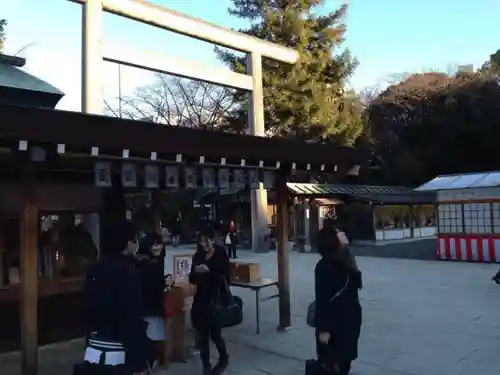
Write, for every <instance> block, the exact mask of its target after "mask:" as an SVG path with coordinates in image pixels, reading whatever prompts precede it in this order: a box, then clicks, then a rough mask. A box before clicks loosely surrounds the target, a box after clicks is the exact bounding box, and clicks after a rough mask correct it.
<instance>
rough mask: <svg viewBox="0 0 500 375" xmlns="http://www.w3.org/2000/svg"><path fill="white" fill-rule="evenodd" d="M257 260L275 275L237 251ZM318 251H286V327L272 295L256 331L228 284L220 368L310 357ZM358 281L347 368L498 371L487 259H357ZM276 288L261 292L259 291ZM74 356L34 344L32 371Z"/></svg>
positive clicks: (429, 373)
mask: <svg viewBox="0 0 500 375" xmlns="http://www.w3.org/2000/svg"><path fill="white" fill-rule="evenodd" d="M240 254H241V258H242V259H244V260H255V261H258V262H260V263H261V268H262V275H263V276H267V277H273V276H275V275H276V253H274V252H273V253H267V254H253V253H250V252H241V253H240ZM316 260H317V256H316V255H314V254H299V253H293V254H292V257H291V264H290V275H291V278H292V287H291V290H292V325H293V327H292V328H291V329H290V330H288V331H287V332H285V333H279V332H277V331H276V325H277V300H276V299H271V300H268V301H265V302H262V303H261V334H260V335H259V336H257V335H256V334H255V315H254V314H255V302H254V295H253V293H252V292H250V291H247V290H240V289H234V292H235V294H237V295H239V296H241V297H243V299H244V301H245V306H244V312H245V321H244V323H243V324H242V325H241V326H239V327H236V328H231V329H228V330H226V332H225V337H226V339H227V340H228V342H229V350H230V354H231V365H230V367H229V369H228V374H240V375H266V374H267V375H298V374H302V373H303V369H304V360H306V359H308V358H311V357H313V356H314V352H315V348H314V337H313V332H312V329H311V328H309V327H307V326H306V324H305V313H306V309H307V306H308V304H309V303H310V301H311V300H312V299H313V269H314V265H315V262H316ZM358 261H359V265H360V267H361V268H362V270H363V273H364V282H365V289H363V291H362V292H361V300H362V304H363V308H364V322H363V332H362V336H361V341H360V357H359V360H358V361H356V363H355V364H354V366H353V371H352V373H353V374H354V375H382V374H384V375H434V374H436V375H437V374H439V375H444V374H446V375H448V374H450V375H451V374H453V375H465V374H471V373H477V374H481V375H494V374H500V355H499V353H500V320H499V319H498V317H499V314H498V313H499V311H500V286H497V285H495V284H493V283H492V282H491V281H490V279H491V276H492V274H493V273H494V272H495V271H496V269H497V267H498V266H496V265H488V264H472V263H458V262H434V261H419V260H408V259H388V258H368V257H359V258H358ZM272 294H275V291H274V290H271V289H269V290H264V291H262V297H265V296H266V295H272ZM80 356H81V343H80V342H78V341H75V342H70V343H63V344H58V345H56V346H55V347H53V348H45V349H42V350H41V369H42V371H41V372H40V374H41V375H59V374H60V375H63V374H65V375H66V374H70V368H71V363H73V362H74V361H76V360H78V359H79V358H80ZM198 362H199V360H198V359H197V358H193V359H191V360H190V361H189V362H188V363H186V364H174V365H172V366H171V368H170V370H169V371H168V372H159V374H160V375H164V374H167V373H168V374H170V375H183V374H196V372H197V371H199V363H198ZM0 373H2V374H4V373H5V374H11V375H17V374H18V373H19V372H18V361H17V359H16V358H15V357H14V356H13V355H10V356H7V357H5V356H4V357H0Z"/></svg>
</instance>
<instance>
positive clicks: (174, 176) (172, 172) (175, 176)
mask: <svg viewBox="0 0 500 375" xmlns="http://www.w3.org/2000/svg"><path fill="white" fill-rule="evenodd" d="M165 177H166V178H165V186H166V187H169V188H178V187H179V167H175V166H168V167H165Z"/></svg>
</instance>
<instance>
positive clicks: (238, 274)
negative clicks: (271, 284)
mask: <svg viewBox="0 0 500 375" xmlns="http://www.w3.org/2000/svg"><path fill="white" fill-rule="evenodd" d="M231 277H232V279H233V280H237V281H242V282H245V283H250V282H254V281H259V280H260V279H261V276H260V263H252V262H238V261H231Z"/></svg>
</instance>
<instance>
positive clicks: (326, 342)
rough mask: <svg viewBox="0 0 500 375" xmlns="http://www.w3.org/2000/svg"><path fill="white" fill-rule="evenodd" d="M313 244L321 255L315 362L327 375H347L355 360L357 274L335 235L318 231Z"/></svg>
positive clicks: (359, 285)
mask: <svg viewBox="0 0 500 375" xmlns="http://www.w3.org/2000/svg"><path fill="white" fill-rule="evenodd" d="M317 244H318V251H319V253H320V254H321V259H320V260H319V262H318V263H317V265H316V269H315V294H316V317H315V327H316V347H317V354H318V361H319V363H320V364H321V365H322V367H323V368H325V369H326V370H327V371H328V372H329V373H331V374H335V375H347V374H348V373H349V371H350V368H351V362H352V361H353V360H355V359H356V358H357V356H358V340H359V335H360V332H361V320H362V310H361V304H360V302H359V296H358V291H359V289H361V288H362V278H361V272H360V271H359V269H358V267H357V265H356V262H355V261H354V258H353V257H351V256H350V255H349V254H348V252H347V251H345V250H344V247H343V246H342V245H341V243H340V240H339V237H338V235H337V233H336V231H334V230H331V228H323V229H321V230H320V231H319V232H318V242H317Z"/></svg>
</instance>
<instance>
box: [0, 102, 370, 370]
mask: <svg viewBox="0 0 500 375" xmlns="http://www.w3.org/2000/svg"><path fill="white" fill-rule="evenodd" d="M0 145H1V146H2V148H1V150H2V152H1V153H0V167H1V168H0V191H1V194H0V212H2V213H3V217H2V221H1V223H5V224H6V226H4V227H3V232H2V233H3V236H0V238H2V242H3V243H2V246H1V249H2V259H3V261H4V262H7V265H6V266H5V265H4V266H3V267H2V270H3V271H4V272H7V273H8V275H3V276H4V277H3V278H2V279H3V280H4V284H3V286H2V288H1V289H0V310H1V311H2V317H3V319H2V321H1V322H0V325H1V326H0V335H4V333H5V332H10V334H12V337H10V341H12V342H13V343H15V342H16V341H17V342H19V343H20V348H21V352H22V373H23V375H33V374H36V373H37V353H38V345H39V344H40V343H44V342H49V341H54V340H59V339H61V337H51V336H50V335H51V333H50V332H52V330H53V329H54V330H55V331H57V329H56V327H62V326H64V329H65V330H70V331H71V330H73V331H74V332H73V333H74V334H75V335H76V336H77V335H78V334H81V328H79V327H81V319H82V317H81V316H80V315H79V314H78V311H79V306H80V304H81V298H80V296H79V293H80V292H81V288H82V276H83V273H84V270H85V265H86V263H88V261H92V260H93V255H92V254H87V253H78V254H75V253H74V252H71V248H72V247H71V246H66V250H65V249H64V246H61V249H60V251H59V252H56V253H55V255H54V257H53V258H51V259H53V260H54V261H55V264H54V267H53V273H51V274H49V275H47V274H45V273H44V272H42V271H41V269H44V267H45V266H44V267H42V263H44V262H45V260H44V261H43V262H42V256H41V250H40V248H41V246H40V245H41V244H42V238H43V236H42V235H41V228H43V225H42V224H44V222H45V220H48V219H47V218H48V217H50V220H52V221H58V220H59V221H64V222H66V225H67V226H69V227H71V226H72V224H74V219H75V215H74V214H75V213H78V214H95V213H98V214H99V220H98V223H99V238H100V240H99V243H100V246H105V241H106V233H107V229H106V228H107V225H109V224H110V223H112V222H113V221H114V220H117V219H122V218H123V217H124V216H125V205H124V203H123V202H124V196H125V194H126V193H127V192H130V191H136V190H151V191H158V190H166V189H196V188H197V187H199V186H203V187H204V188H206V189H227V188H228V187H231V186H232V185H234V186H236V187H238V188H240V187H246V188H248V189H252V188H254V187H256V186H257V184H258V183H259V181H264V182H265V184H266V187H267V188H269V189H273V190H275V191H276V195H277V203H278V209H277V240H278V241H277V242H278V246H277V247H278V249H277V256H278V279H279V291H280V293H279V326H280V327H281V328H286V327H288V326H290V322H291V317H290V284H289V264H288V262H289V259H288V252H287V251H285V244H286V242H287V239H288V234H287V231H288V228H287V226H288V225H287V223H288V204H289V201H288V199H289V194H288V189H287V186H286V181H287V178H288V177H289V176H291V175H293V174H294V173H295V172H296V171H299V170H303V171H306V172H307V173H331V174H337V175H342V174H345V173H347V172H348V171H349V170H350V169H351V167H352V166H353V165H365V163H366V162H367V159H368V156H369V153H368V152H365V151H361V150H357V149H354V148H340V147H335V146H331V145H326V144H308V143H304V142H299V141H290V140H282V139H275V138H265V137H253V136H246V135H233V134H226V133H222V132H210V131H202V130H196V129H188V128H179V127H169V126H164V125H161V124H152V123H149V122H141V121H132V120H124V119H117V118H110V117H104V116H96V115H88V114H82V113H76V112H65V111H57V110H52V109H40V108H28V107H17V106H9V105H0ZM80 216H81V215H80ZM87 217H92V215H86V216H84V221H85V220H87V219H86V218H87ZM53 219H54V220H53ZM55 219H57V220H55ZM7 224H8V225H7ZM94 224H95V221H94ZM52 225H56V226H57V225H58V223H52ZM61 228H62V227H61ZM7 239H8V241H7ZM43 241H44V242H43V243H44V244H45V243H46V241H48V243H51V241H52V242H56V241H57V236H55V238H49V239H48V240H46V239H43ZM57 254H58V255H57ZM43 259H45V258H43ZM69 264H72V265H75V267H74V268H72V267H70V266H69ZM16 267H17V269H18V271H17V272H18V275H17V276H16V275H15V273H16V271H15V270H14V269H15V268H16ZM6 280H7V281H8V282H7V283H5V281H6ZM6 311H7V313H5V312H6ZM16 326H17V327H18V330H19V331H18V332H20V333H19V334H18V335H14V333H15V332H14V330H13V328H12V327H16ZM16 337H17V338H18V339H17V340H16ZM65 338H67V337H65ZM2 340H3V337H2V339H0V341H2ZM7 341H9V340H7Z"/></svg>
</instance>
